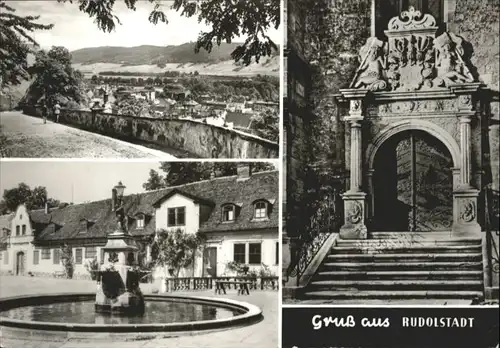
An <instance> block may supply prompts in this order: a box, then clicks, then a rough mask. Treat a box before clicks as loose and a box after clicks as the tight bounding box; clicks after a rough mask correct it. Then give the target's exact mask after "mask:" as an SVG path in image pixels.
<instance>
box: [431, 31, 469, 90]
mask: <svg viewBox="0 0 500 348" xmlns="http://www.w3.org/2000/svg"><path fill="white" fill-rule="evenodd" d="M434 47H435V48H436V51H437V55H436V70H437V77H436V79H435V82H434V83H435V85H437V86H441V87H442V86H449V85H452V84H456V83H464V82H473V81H474V79H473V77H472V76H471V74H470V72H469V71H468V69H467V67H466V66H465V64H464V61H463V60H462V57H461V55H463V48H462V39H461V38H459V37H457V36H455V35H453V34H451V33H448V32H446V33H443V34H442V35H441V36H439V37H437V38H436V39H435V40H434Z"/></svg>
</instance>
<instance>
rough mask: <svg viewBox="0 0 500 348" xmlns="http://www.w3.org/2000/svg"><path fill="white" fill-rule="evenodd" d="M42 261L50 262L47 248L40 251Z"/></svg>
mask: <svg viewBox="0 0 500 348" xmlns="http://www.w3.org/2000/svg"><path fill="white" fill-rule="evenodd" d="M42 260H50V249H49V248H43V249H42Z"/></svg>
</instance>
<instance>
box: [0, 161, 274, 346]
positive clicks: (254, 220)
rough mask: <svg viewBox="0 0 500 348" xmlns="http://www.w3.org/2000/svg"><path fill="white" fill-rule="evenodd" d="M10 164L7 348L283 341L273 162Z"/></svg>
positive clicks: (2, 325)
mask: <svg viewBox="0 0 500 348" xmlns="http://www.w3.org/2000/svg"><path fill="white" fill-rule="evenodd" d="M0 170H1V176H2V182H1V183H0V185H1V189H2V191H3V192H4V194H3V199H2V201H1V202H0V208H1V210H2V215H1V216H0V224H1V226H0V228H1V229H2V234H1V238H2V239H1V251H0V255H1V259H0V272H1V275H0V278H1V281H0V304H1V306H0V307H1V310H0V333H1V338H2V347H80V346H82V347H83V346H88V345H89V344H92V345H93V346H98V347H107V346H109V347H118V346H119V347H160V346H161V347H166V346H168V347H236V346H240V347H250V346H252V347H253V346H259V347H276V346H277V340H278V337H277V332H276V327H277V324H278V288H279V281H278V276H277V274H278V273H277V272H278V267H279V266H278V265H279V243H278V221H279V219H278V206H277V202H278V171H277V170H276V167H275V164H273V163H267V162H262V163H261V162H255V163H234V162H233V163H185V162H162V163H158V162H156V163H155V162H153V163H152V162H136V163H133V162H132V163H130V162H128V163H127V162H73V163H71V162H70V163H67V162H8V163H4V164H3V165H2V167H1V169H0ZM21 173H22V174H21ZM40 173H45V175H40ZM54 175H57V177H58V178H60V180H59V182H57V183H55V182H54V180H52V179H53V176H54ZM125 184H127V185H128V187H127V186H126V185H125Z"/></svg>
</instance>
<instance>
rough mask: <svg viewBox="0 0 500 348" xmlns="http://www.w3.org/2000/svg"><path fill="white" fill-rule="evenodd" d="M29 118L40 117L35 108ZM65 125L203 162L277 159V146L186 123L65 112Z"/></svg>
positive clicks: (272, 143) (217, 128)
mask: <svg viewBox="0 0 500 348" xmlns="http://www.w3.org/2000/svg"><path fill="white" fill-rule="evenodd" d="M23 111H24V113H25V114H27V115H32V116H38V117H40V112H39V111H38V110H36V109H34V108H25V109H24V110H23ZM59 120H60V122H61V123H63V124H69V125H73V126H76V127H79V128H82V129H85V130H89V131H92V132H97V133H100V134H104V135H108V136H112V137H115V138H119V139H124V140H129V141H137V140H139V141H143V142H146V143H151V144H155V145H159V146H160V147H162V146H164V147H165V148H167V149H168V148H170V149H178V150H181V151H184V152H187V153H189V154H191V155H192V156H193V157H202V158H277V157H278V155H279V146H278V143H274V142H271V141H268V140H266V139H262V138H259V137H257V136H253V135H250V134H246V133H243V132H240V131H237V130H232V129H228V128H224V127H217V126H213V125H209V124H206V123H203V122H199V121H193V120H184V119H154V118H144V117H134V116H125V115H116V114H107V113H101V112H91V111H86V110H70V109H62V110H61V115H60V118H59Z"/></svg>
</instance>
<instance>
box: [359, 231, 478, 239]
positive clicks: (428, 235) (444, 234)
mask: <svg viewBox="0 0 500 348" xmlns="http://www.w3.org/2000/svg"><path fill="white" fill-rule="evenodd" d="M368 238H369V239H364V240H373V239H401V240H405V239H406V240H443V241H446V240H459V241H472V240H481V236H463V237H457V236H454V235H453V233H452V232H451V231H439V232H370V233H369V235H368Z"/></svg>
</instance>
